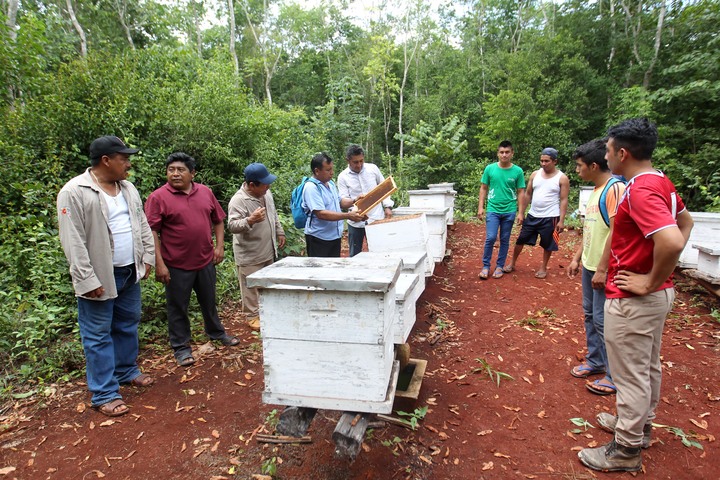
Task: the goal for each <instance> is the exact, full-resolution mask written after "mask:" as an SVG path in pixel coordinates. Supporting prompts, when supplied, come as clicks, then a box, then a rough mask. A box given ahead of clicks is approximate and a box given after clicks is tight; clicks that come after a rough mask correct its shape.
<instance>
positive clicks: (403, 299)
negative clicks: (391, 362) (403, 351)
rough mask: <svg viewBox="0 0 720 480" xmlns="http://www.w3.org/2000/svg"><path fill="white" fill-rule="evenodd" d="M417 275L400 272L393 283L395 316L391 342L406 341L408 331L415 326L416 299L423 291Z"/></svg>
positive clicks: (408, 334) (400, 342)
mask: <svg viewBox="0 0 720 480" xmlns="http://www.w3.org/2000/svg"><path fill="white" fill-rule="evenodd" d="M419 278H421V276H418V275H416V274H414V273H401V274H400V276H399V277H398V280H397V283H396V284H395V291H396V294H395V306H396V308H395V318H394V320H393V325H392V336H393V342H395V343H397V344H402V343H405V342H407V339H408V337H409V336H410V331H411V330H412V328H413V327H414V326H415V318H416V310H415V309H416V306H417V300H418V298H420V295H421V294H422V292H423V289H422V288H420V284H419V283H418V279H419Z"/></svg>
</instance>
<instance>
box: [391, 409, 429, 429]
mask: <svg viewBox="0 0 720 480" xmlns="http://www.w3.org/2000/svg"><path fill="white" fill-rule="evenodd" d="M427 412H428V406H427V405H425V406H424V407H419V408H416V409H415V410H414V411H413V412H412V413H408V412H402V411H400V410H398V411H397V412H395V413H397V414H398V415H400V416H401V417H407V418H399V419H398V420H399V421H401V422H402V423H404V424H405V425H407V426H408V427H410V428H411V429H413V430H415V429H416V428H417V426H418V422H419V421H420V420H422V419H423V418H425V415H427Z"/></svg>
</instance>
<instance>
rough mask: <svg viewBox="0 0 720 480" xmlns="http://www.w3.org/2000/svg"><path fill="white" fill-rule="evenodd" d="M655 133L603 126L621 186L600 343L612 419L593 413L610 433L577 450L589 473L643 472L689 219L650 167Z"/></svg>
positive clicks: (636, 125)
mask: <svg viewBox="0 0 720 480" xmlns="http://www.w3.org/2000/svg"><path fill="white" fill-rule="evenodd" d="M657 138H658V133H657V128H656V127H655V125H654V124H652V123H650V122H649V121H648V120H647V119H644V118H637V119H631V120H626V121H624V122H622V123H620V124H619V125H616V126H614V127H612V128H610V130H609V131H608V142H607V152H606V155H605V158H606V159H607V161H608V166H609V167H610V169H611V170H612V173H614V174H616V175H622V176H623V177H625V178H627V179H628V184H627V187H626V190H625V194H624V195H623V196H622V199H621V200H620V203H619V205H618V208H617V215H616V216H615V222H614V223H613V224H612V227H611V233H610V235H611V240H610V252H609V254H610V255H609V265H608V276H607V283H606V286H605V294H606V297H607V299H606V301H605V346H606V348H607V356H608V363H609V364H610V367H611V368H612V372H613V381H614V382H615V385H616V387H617V398H616V408H617V416H614V415H611V414H609V413H607V412H602V413H600V414H599V415H598V416H597V421H598V423H599V425H600V427H601V428H602V429H604V430H608V431H611V432H614V434H615V436H614V438H613V440H612V441H611V442H610V443H608V444H607V445H604V446H602V447H599V448H586V449H584V450H581V451H580V452H578V457H579V458H580V461H581V462H582V463H583V464H584V465H585V466H587V467H590V468H592V469H594V470H600V471H626V472H634V471H638V470H640V469H642V456H641V454H640V451H641V450H640V449H641V448H648V447H649V446H650V435H651V432H652V422H653V420H654V419H655V408H656V407H657V404H658V401H659V400H660V381H661V374H662V370H661V364H660V344H661V339H662V332H663V326H664V325H665V318H666V317H667V314H668V313H669V312H670V310H671V309H672V304H673V300H674V299H675V290H674V289H673V284H672V280H671V278H670V277H671V275H672V273H673V270H674V269H675V265H676V264H677V261H678V258H679V257H680V253H681V252H682V250H683V248H684V247H685V244H686V243H687V240H688V238H689V237H690V230H692V226H693V221H692V217H691V216H690V213H689V212H688V211H687V210H686V209H685V205H684V204H683V201H682V199H681V198H680V197H679V196H678V194H677V192H676V191H675V187H674V186H673V184H672V182H671V181H670V180H669V179H668V178H667V177H666V176H665V175H664V174H663V173H662V172H659V171H657V170H655V169H654V168H653V166H652V160H651V156H652V153H653V150H654V149H655V145H656V144H657ZM604 259H607V256H605V257H604Z"/></svg>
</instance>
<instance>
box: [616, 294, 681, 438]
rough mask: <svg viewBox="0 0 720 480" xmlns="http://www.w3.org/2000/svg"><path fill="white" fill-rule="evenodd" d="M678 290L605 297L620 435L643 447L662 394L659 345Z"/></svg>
mask: <svg viewBox="0 0 720 480" xmlns="http://www.w3.org/2000/svg"><path fill="white" fill-rule="evenodd" d="M674 300H675V290H674V289H672V288H667V289H665V290H660V291H659V292H654V293H651V294H649V295H645V296H643V297H630V298H608V299H607V300H606V301H605V346H606V348H607V356H608V363H609V364H610V368H611V370H612V372H613V381H614V382H615V386H616V387H617V399H616V402H617V405H616V406H617V413H618V422H617V426H616V427H615V440H616V441H617V442H618V443H620V444H622V445H625V446H628V447H640V446H641V444H642V438H643V427H644V426H645V425H646V424H648V423H651V422H652V421H653V419H654V418H655V408H656V407H657V404H658V401H659V400H660V383H661V377H662V369H661V368H662V367H661V364H660V345H661V341H662V332H663V326H664V325H665V318H666V317H667V314H668V313H670V310H671V309H672V304H673V301H674Z"/></svg>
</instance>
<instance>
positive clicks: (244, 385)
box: [233, 382, 247, 387]
mask: <svg viewBox="0 0 720 480" xmlns="http://www.w3.org/2000/svg"><path fill="white" fill-rule="evenodd" d="M233 383H234V384H235V385H239V386H241V387H247V383H242V382H233Z"/></svg>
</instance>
